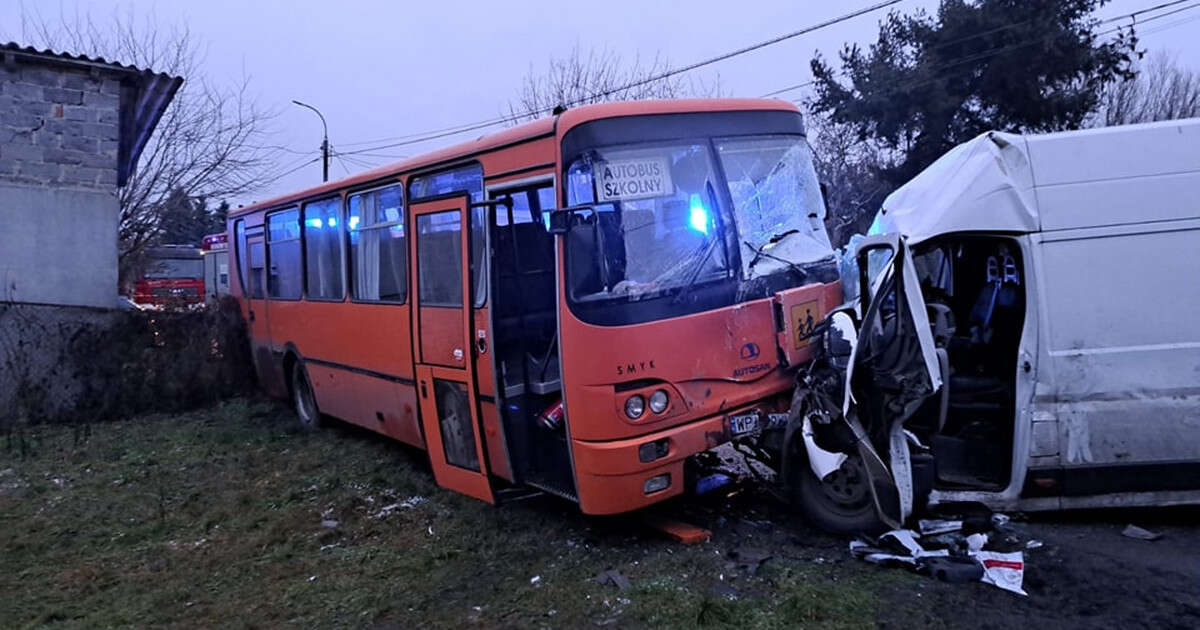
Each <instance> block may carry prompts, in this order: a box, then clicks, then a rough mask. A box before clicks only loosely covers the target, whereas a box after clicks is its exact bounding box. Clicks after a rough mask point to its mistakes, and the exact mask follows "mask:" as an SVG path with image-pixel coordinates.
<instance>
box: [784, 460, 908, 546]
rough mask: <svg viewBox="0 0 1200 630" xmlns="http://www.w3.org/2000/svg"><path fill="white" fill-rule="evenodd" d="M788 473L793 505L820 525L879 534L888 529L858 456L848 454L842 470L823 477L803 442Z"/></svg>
mask: <svg viewBox="0 0 1200 630" xmlns="http://www.w3.org/2000/svg"><path fill="white" fill-rule="evenodd" d="M794 452H795V451H794ZM789 476H790V477H791V479H790V481H791V483H790V484H789V485H790V486H791V495H792V504H793V505H794V506H796V508H797V509H798V510H799V511H800V512H801V513H802V514H803V515H804V517H805V518H806V519H807V520H808V521H809V522H810V523H812V524H813V525H814V526H816V527H817V528H819V529H822V530H825V531H827V532H830V533H832V534H861V533H878V532H881V531H883V530H884V529H886V526H885V525H884V524H883V521H881V520H879V516H878V515H876V513H875V503H874V501H873V500H872V498H871V489H870V487H868V485H867V484H868V482H867V476H866V471H864V470H863V469H862V464H861V459H860V458H859V457H858V455H851V456H849V457H848V458H847V459H846V461H845V463H843V464H842V467H841V468H840V469H838V470H836V471H834V472H832V473H830V474H829V476H827V477H826V478H825V480H821V479H817V475H816V473H814V472H813V471H812V467H811V466H809V464H808V457H807V456H806V455H805V453H804V446H803V444H801V445H800V447H799V452H796V457H795V459H794V460H793V463H792V464H791V474H790V475H789Z"/></svg>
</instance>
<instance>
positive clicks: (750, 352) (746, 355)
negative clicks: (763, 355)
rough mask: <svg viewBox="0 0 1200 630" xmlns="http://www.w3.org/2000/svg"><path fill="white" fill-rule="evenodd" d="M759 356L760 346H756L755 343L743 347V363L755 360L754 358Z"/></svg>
mask: <svg viewBox="0 0 1200 630" xmlns="http://www.w3.org/2000/svg"><path fill="white" fill-rule="evenodd" d="M758 355H759V350H758V344H756V343H754V342H750V343H748V344H746V345H744V346H742V360H743V361H749V360H750V359H754V358H756V357H758Z"/></svg>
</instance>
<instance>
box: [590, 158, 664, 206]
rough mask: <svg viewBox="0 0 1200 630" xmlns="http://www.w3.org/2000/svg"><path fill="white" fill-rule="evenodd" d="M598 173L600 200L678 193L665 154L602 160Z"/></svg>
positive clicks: (598, 196)
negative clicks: (661, 155)
mask: <svg viewBox="0 0 1200 630" xmlns="http://www.w3.org/2000/svg"><path fill="white" fill-rule="evenodd" d="M595 172H596V174H597V177H596V200H597V201H600V202H605V201H626V200H629V199H648V198H651V197H667V196H670V195H673V194H675V186H674V185H673V184H672V183H671V170H670V168H669V167H668V166H667V160H666V159H664V158H661V157H653V158H636V159H632V160H612V161H608V162H600V163H598V164H597V165H596V171H595Z"/></svg>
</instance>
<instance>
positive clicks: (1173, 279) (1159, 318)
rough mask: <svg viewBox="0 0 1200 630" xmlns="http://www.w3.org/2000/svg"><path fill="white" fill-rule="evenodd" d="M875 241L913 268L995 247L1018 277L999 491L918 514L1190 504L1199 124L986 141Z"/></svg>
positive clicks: (1196, 381) (911, 199)
mask: <svg viewBox="0 0 1200 630" xmlns="http://www.w3.org/2000/svg"><path fill="white" fill-rule="evenodd" d="M871 231H872V233H876V234H882V233H898V234H900V235H901V236H903V241H902V242H906V243H907V246H908V248H909V249H910V250H911V251H912V252H913V255H914V256H915V257H916V258H917V259H918V263H919V259H920V258H921V255H922V254H921V251H922V247H923V246H928V245H931V244H933V243H946V244H948V245H945V249H944V252H951V253H953V252H959V255H960V256H961V253H962V252H963V247H964V246H963V245H962V244H961V243H962V242H966V243H968V245H967V247H968V248H969V247H970V246H971V245H970V244H971V243H975V242H977V241H970V240H964V241H960V242H959V245H957V249H954V247H955V245H954V243H955V242H956V240H955V239H958V238H959V237H963V238H964V239H966V238H968V237H972V238H973V237H983V239H984V240H983V241H979V242H989V241H987V240H986V239H987V238H992V237H995V238H996V239H1002V240H1004V241H1005V242H1006V244H1002V245H1001V249H1000V251H1002V252H1007V251H1011V252H1012V253H1013V255H1014V256H1016V257H1017V258H1016V259H1015V260H1014V262H1015V264H1017V265H1018V266H1019V268H1020V269H1021V270H1022V271H1023V273H1021V274H1020V278H1019V287H1020V289H1019V290H1020V291H1021V292H1023V300H1024V316H1023V325H1020V326H1019V343H1017V344H1016V345H1015V346H1014V347H1012V348H1011V352H1013V353H1015V355H1016V356H1015V357H1013V358H1014V359H1015V360H1014V361H1013V365H1015V373H1014V374H1013V375H1012V388H1011V392H1012V393H1013V407H1012V418H1011V420H1012V422H1013V426H1012V434H1011V443H1012V456H1011V470H1010V472H1011V474H1010V475H1009V477H1008V480H1007V483H1006V484H1005V485H1004V486H1003V487H994V488H988V489H972V488H970V487H969V484H966V486H967V487H947V485H946V484H941V485H939V486H936V487H935V489H934V490H933V491H932V493H931V495H930V502H931V503H939V502H952V501H979V502H983V503H985V504H987V505H989V506H991V507H993V508H995V509H1015V510H1047V509H1059V508H1082V507H1104V506H1135V505H1170V504H1181V503H1200V119H1189V120H1180V121H1170V122H1160V123H1151V124H1143V125H1130V126H1122V127H1108V128H1102V129H1092V130H1084V131H1072V132H1063V133H1051V134H1041V135H1012V134H1003V133H989V134H985V135H983V136H980V137H979V138H976V139H975V140H972V141H971V142H968V143H965V144H963V145H960V146H959V147H957V148H955V149H954V150H952V151H950V152H949V153H947V154H946V155H945V156H943V157H942V158H941V159H939V160H938V161H937V162H935V163H934V164H933V165H931V166H930V167H929V168H928V169H926V170H925V171H924V172H922V173H921V174H920V175H918V176H917V177H916V178H914V179H913V180H912V181H910V182H909V183H907V184H906V185H905V186H903V187H901V188H900V189H898V190H897V191H896V192H895V193H893V194H892V195H891V196H889V197H888V199H887V200H886V201H885V202H884V204H883V207H882V209H881V210H880V212H879V214H878V215H877V217H876V220H875V224H874V226H873V227H872V230H871ZM939 255H942V256H946V255H948V254H945V253H942V254H939ZM989 264H991V263H989ZM918 266H919V264H918ZM1014 275H1015V274H1014ZM1014 284H1018V283H1014ZM993 302H994V300H993ZM972 315H974V312H972ZM953 352H954V351H953V350H952V351H951V354H953ZM942 380H945V381H946V382H947V383H948V384H949V385H948V386H949V387H951V388H953V387H954V385H953V378H946V379H942ZM935 455H936V453H935ZM950 485H951V486H953V484H950Z"/></svg>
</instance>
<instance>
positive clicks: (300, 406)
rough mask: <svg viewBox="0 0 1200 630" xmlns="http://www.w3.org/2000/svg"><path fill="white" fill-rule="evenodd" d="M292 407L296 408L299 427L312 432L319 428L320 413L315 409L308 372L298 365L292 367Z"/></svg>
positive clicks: (315, 404) (315, 403)
mask: <svg viewBox="0 0 1200 630" xmlns="http://www.w3.org/2000/svg"><path fill="white" fill-rule="evenodd" d="M292 405H293V406H294V407H295V408H296V417H297V419H299V420H300V426H301V427H303V428H305V429H309V430H312V429H316V428H318V427H320V426H321V411H320V409H318V408H317V399H316V397H315V396H313V390H312V385H311V384H310V383H309V380H308V371H307V370H305V369H304V366H303V365H302V364H300V363H297V364H296V365H295V366H293V367H292Z"/></svg>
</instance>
